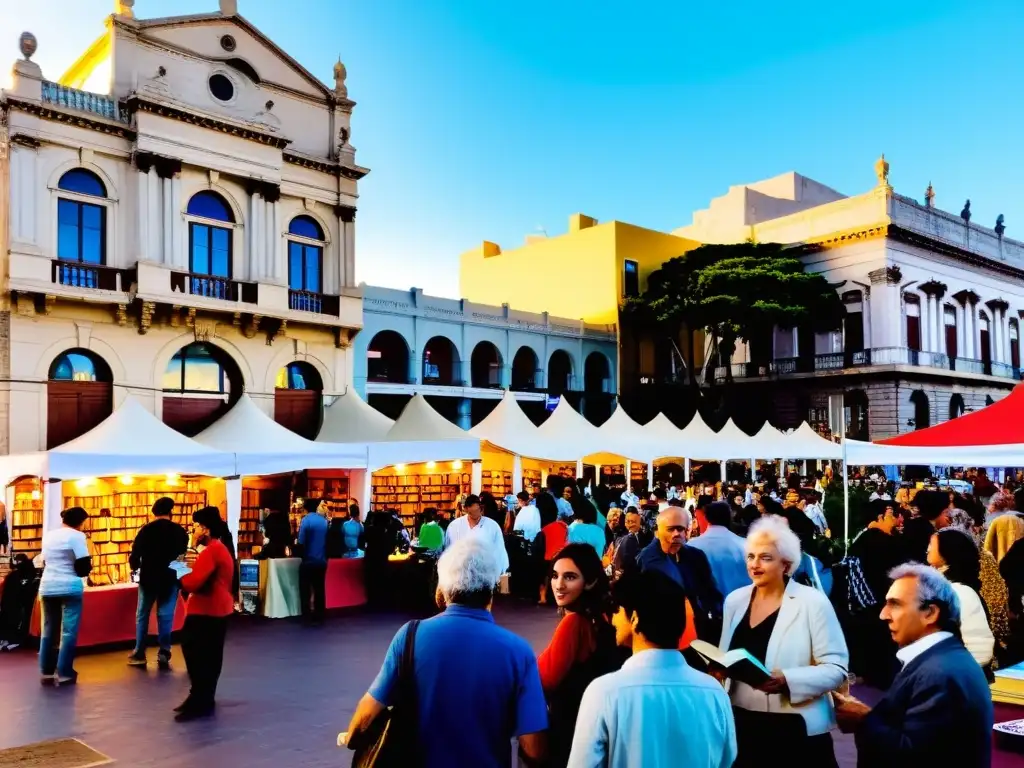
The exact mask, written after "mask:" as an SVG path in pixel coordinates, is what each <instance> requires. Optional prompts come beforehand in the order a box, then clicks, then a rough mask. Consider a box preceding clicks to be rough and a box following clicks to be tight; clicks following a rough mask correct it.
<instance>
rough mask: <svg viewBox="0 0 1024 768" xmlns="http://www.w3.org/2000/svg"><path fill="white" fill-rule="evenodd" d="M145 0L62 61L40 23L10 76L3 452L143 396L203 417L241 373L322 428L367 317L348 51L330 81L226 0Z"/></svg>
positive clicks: (158, 407) (309, 429)
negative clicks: (325, 401)
mask: <svg viewBox="0 0 1024 768" xmlns="http://www.w3.org/2000/svg"><path fill="white" fill-rule="evenodd" d="M132 6H133V2H129V0H120V2H118V3H117V7H116V12H115V14H114V15H112V16H111V17H109V18H108V19H107V20H106V28H105V31H104V32H103V34H102V35H101V36H100V37H99V38H98V39H97V41H96V42H95V43H94V44H93V45H92V46H91V47H90V48H89V49H88V50H87V51H85V52H84V53H83V54H82V56H81V57H80V58H79V59H78V61H77V62H75V64H74V65H73V66H72V67H71V69H69V71H68V72H67V73H65V74H64V75H63V76H62V77H61V78H59V79H52V80H51V79H48V77H49V76H50V73H47V74H46V75H44V73H43V72H41V71H40V68H39V67H38V65H36V64H35V63H34V62H33V61H32V60H31V59H32V54H33V53H34V51H35V48H36V41H35V38H34V37H32V36H31V35H24V36H23V37H22V40H21V51H22V55H23V58H22V59H20V60H18V61H17V62H16V63H15V65H14V71H13V84H12V86H11V88H10V89H9V90H5V91H2V92H0V253H3V254H6V256H5V258H4V260H3V265H4V270H3V272H4V274H3V279H4V281H5V283H6V284H5V286H4V291H3V299H2V302H3V304H2V306H0V382H2V383H0V451H4V452H21V451H34V450H41V449H45V448H47V447H49V446H52V445H56V444H59V443H60V442H63V441H65V440H67V439H70V438H72V437H74V436H76V435H77V434H81V433H82V432H84V431H86V430H87V429H88V428H90V427H91V426H93V425H95V424H96V423H98V421H100V420H102V418H104V417H105V416H106V415H107V414H108V413H109V412H110V410H111V409H112V408H114V407H116V406H117V404H118V403H119V402H120V401H121V400H122V399H123V398H124V397H125V396H127V395H129V394H131V395H133V396H135V397H137V398H139V399H140V400H141V401H143V402H144V403H146V404H147V406H148V407H150V408H152V409H153V411H154V413H156V414H157V415H159V416H162V418H163V419H164V420H165V421H166V422H168V423H169V424H172V425H173V426H175V427H176V428H178V429H180V430H181V431H183V432H185V433H186V434H194V433H195V432H197V431H198V430H200V429H202V428H204V427H205V426H206V425H207V424H209V423H211V422H212V421H213V420H215V419H216V418H217V417H218V416H219V415H221V414H222V413H223V412H224V410H225V409H226V408H227V407H229V406H230V405H231V404H232V403H233V402H234V400H236V399H237V397H238V396H240V394H241V392H242V391H243V390H244V391H246V392H248V393H250V395H252V397H253V399H254V400H255V401H256V402H257V403H259V404H260V406H261V407H262V408H264V409H265V410H266V411H267V413H269V414H271V415H273V416H275V417H276V418H277V419H278V421H281V422H282V423H286V424H288V425H289V426H291V427H292V428H294V429H296V430H297V431H300V432H305V433H315V430H316V429H317V428H318V426H319V421H318V420H319V416H320V408H321V403H322V396H323V395H331V394H338V393H341V392H344V391H345V390H346V389H347V388H348V387H349V386H350V385H351V383H352V378H353V357H352V351H353V345H352V341H353V338H354V337H355V335H356V334H357V333H358V331H359V329H360V328H361V326H362V299H361V295H360V291H359V289H358V288H357V287H355V284H354V279H353V278H354V272H355V214H356V206H357V201H358V192H357V187H358V182H359V180H360V179H361V178H362V177H363V176H365V174H366V173H367V172H368V170H367V169H366V168H362V167H360V166H359V165H358V164H357V163H356V161H355V149H354V148H353V146H352V144H351V142H350V136H351V125H350V120H351V117H352V112H353V108H354V106H355V103H354V102H353V101H352V100H350V99H349V97H348V91H347V86H346V82H345V79H346V74H347V73H346V71H345V68H344V66H342V64H341V63H340V62H339V63H338V64H337V65H336V66H335V69H334V83H333V85H330V86H328V85H325V84H324V83H322V82H321V81H320V80H319V79H318V78H317V77H316V76H315V75H313V74H312V73H310V72H309V71H307V70H306V69H305V68H304V67H302V65H301V64H299V63H298V62H297V61H296V60H295V59H293V58H292V57H291V56H289V55H288V54H287V53H286V52H284V51H282V50H281V49H280V48H278V47H277V46H275V45H274V44H273V43H272V42H271V41H270V40H269V39H268V38H267V37H265V36H264V35H263V34H262V33H261V32H260V31H259V30H257V29H256V28H254V27H253V26H252V25H251V24H250V23H249V22H248V21H246V20H245V19H244V18H243V17H242V16H240V15H238V11H237V7H236V4H235V3H234V2H233V1H232V0H221V2H220V4H219V9H218V10H216V11H214V12H211V13H204V14H197V15H192V16H180V17H172V18H160V19H152V20H144V19H137V18H135V16H134V13H133V8H132ZM45 44H46V40H45V38H44V39H43V40H41V41H40V42H39V45H45Z"/></svg>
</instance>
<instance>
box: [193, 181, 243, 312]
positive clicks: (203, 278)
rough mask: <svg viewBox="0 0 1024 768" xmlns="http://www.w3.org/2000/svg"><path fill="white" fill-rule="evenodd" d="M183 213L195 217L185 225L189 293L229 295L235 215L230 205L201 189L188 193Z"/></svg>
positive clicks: (230, 296)
mask: <svg viewBox="0 0 1024 768" xmlns="http://www.w3.org/2000/svg"><path fill="white" fill-rule="evenodd" d="M185 213H186V214H188V216H189V217H193V218H194V219H198V221H195V220H193V221H189V225H188V253H189V262H188V271H189V272H190V273H191V274H192V277H191V279H190V280H189V293H192V294H194V295H197V296H208V297H210V298H214V299H233V298H234V296H233V292H232V290H231V286H230V278H231V254H232V243H231V241H232V239H233V236H234V223H235V217H234V214H233V213H232V211H231V206H229V205H228V204H227V201H226V200H224V198H223V197H221V196H220V195H218V194H217V193H216V192H210V191H203V192H197V193H196V194H194V195H192V198H191V199H190V200H189V201H188V207H187V208H186V209H185ZM214 222H223V223H224V224H226V225H227V226H218V225H217V224H215V223H214Z"/></svg>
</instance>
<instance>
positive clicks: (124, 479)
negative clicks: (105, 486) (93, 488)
mask: <svg viewBox="0 0 1024 768" xmlns="http://www.w3.org/2000/svg"><path fill="white" fill-rule="evenodd" d="M117 482H119V483H120V484H121V485H132V484H133V483H134V482H135V478H134V477H132V476H131V475H121V476H120V477H119V478H117Z"/></svg>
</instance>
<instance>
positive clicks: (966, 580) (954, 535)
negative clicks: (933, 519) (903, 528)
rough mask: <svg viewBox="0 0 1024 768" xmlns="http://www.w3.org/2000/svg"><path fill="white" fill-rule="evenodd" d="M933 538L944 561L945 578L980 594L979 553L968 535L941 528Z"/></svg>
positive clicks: (957, 530)
mask: <svg viewBox="0 0 1024 768" xmlns="http://www.w3.org/2000/svg"><path fill="white" fill-rule="evenodd" d="M934 536H935V537H936V540H937V542H938V546H939V555H940V556H941V557H942V559H943V560H945V561H946V572H945V574H944V575H945V577H946V578H947V579H948V580H949V581H951V582H953V583H955V584H963V585H964V586H966V587H970V588H971V589H973V590H974V591H975V592H978V593H979V594H980V593H981V553H979V552H978V546H977V544H975V543H974V539H972V538H971V537H970V536H969V535H968V534H966V533H964V532H963V531H961V530H959V529H957V528H943V529H942V530H941V531H937V532H936V533H935V534H934Z"/></svg>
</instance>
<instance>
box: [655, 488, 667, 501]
mask: <svg viewBox="0 0 1024 768" xmlns="http://www.w3.org/2000/svg"><path fill="white" fill-rule="evenodd" d="M653 495H654V498H656V499H667V498H668V494H667V493H665V489H664V488H662V487H661V486H660V485H659V486H658V487H657V488H655V489H654V491H653Z"/></svg>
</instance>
